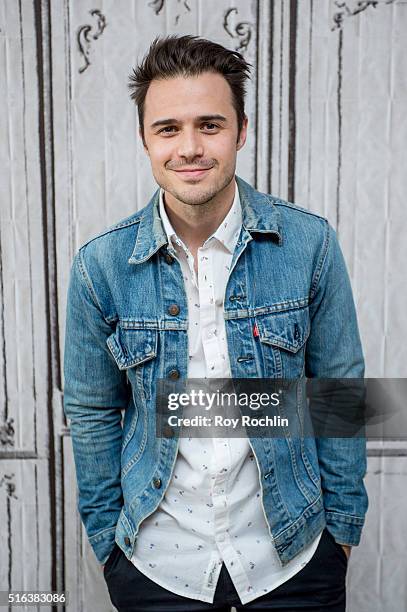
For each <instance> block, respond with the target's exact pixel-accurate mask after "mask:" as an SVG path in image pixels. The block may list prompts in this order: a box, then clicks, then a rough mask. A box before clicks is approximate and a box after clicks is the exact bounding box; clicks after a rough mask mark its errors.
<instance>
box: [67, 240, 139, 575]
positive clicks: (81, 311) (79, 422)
mask: <svg viewBox="0 0 407 612" xmlns="http://www.w3.org/2000/svg"><path fill="white" fill-rule="evenodd" d="M111 333H112V329H111V327H110V325H109V324H108V323H107V322H106V320H105V319H104V317H103V314H102V312H101V308H100V306H99V304H98V300H97V296H96V294H95V291H94V289H93V286H92V283H91V280H90V278H89V276H88V274H87V272H86V268H85V264H84V261H83V253H82V250H80V251H79V252H78V253H77V255H76V256H75V259H74V261H73V265H72V269H71V277H70V283H69V289H68V300H67V313H66V330H65V351H64V379H65V382H64V410H65V414H66V416H67V418H68V419H69V421H70V431H71V438H72V445H73V453H74V459H75V467H76V476H77V483H78V510H79V513H80V515H81V518H82V521H83V523H84V526H85V529H86V532H87V535H88V538H89V541H90V543H91V545H92V547H93V550H94V552H95V554H96V557H97V558H98V561H99V562H100V563H104V562H105V561H106V559H107V558H108V556H109V553H110V552H111V550H112V548H113V545H114V537H115V528H116V524H117V521H118V517H119V514H120V511H121V508H122V505H123V497H122V489H121V479H120V460H121V443H122V427H121V410H122V409H125V408H126V405H127V402H128V386H127V382H126V378H125V374H124V373H123V372H120V370H119V369H118V368H117V366H116V365H115V363H114V360H113V358H112V356H111V355H110V353H109V350H108V348H107V345H106V339H107V338H108V336H109V335H110V334H111Z"/></svg>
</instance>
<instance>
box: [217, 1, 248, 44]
mask: <svg viewBox="0 0 407 612" xmlns="http://www.w3.org/2000/svg"><path fill="white" fill-rule="evenodd" d="M232 13H236V15H238V14H239V11H238V10H237V8H236V7H232V8H230V9H228V10H227V11H226V12H225V14H224V17H223V29H224V30H225V31H226V32H227V34H229V36H230V37H231V38H237V39H239V44H238V45H237V46H236V47H235V51H239V52H241V53H244V52H245V51H246V49H247V47H248V46H249V43H250V40H251V38H252V29H253V25H252V24H251V23H249V22H248V21H240V22H239V23H237V24H236V26H235V29H234V30H233V31H232V29H231V27H230V23H229V20H230V16H231V14H232Z"/></svg>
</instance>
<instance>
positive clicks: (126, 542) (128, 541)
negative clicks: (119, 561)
mask: <svg viewBox="0 0 407 612" xmlns="http://www.w3.org/2000/svg"><path fill="white" fill-rule="evenodd" d="M124 543H125V544H126V546H130V544H131V542H130V538H128V537H127V536H126V537H125V538H124Z"/></svg>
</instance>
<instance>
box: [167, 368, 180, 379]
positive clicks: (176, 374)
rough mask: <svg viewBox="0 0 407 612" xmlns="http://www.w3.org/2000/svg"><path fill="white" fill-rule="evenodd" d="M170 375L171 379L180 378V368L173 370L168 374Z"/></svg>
mask: <svg viewBox="0 0 407 612" xmlns="http://www.w3.org/2000/svg"><path fill="white" fill-rule="evenodd" d="M168 377H169V378H170V379H171V380H178V378H179V370H171V372H170V373H169V374H168Z"/></svg>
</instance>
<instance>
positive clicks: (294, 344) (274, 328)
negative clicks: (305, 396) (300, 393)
mask: <svg viewBox="0 0 407 612" xmlns="http://www.w3.org/2000/svg"><path fill="white" fill-rule="evenodd" d="M256 323H257V328H258V330H259V340H260V342H261V346H262V355H263V360H264V370H265V376H266V377H270V378H298V377H300V376H303V374H304V354H305V346H306V342H307V338H308V336H309V333H310V320H309V310H308V308H301V309H298V310H289V311H285V312H275V313H271V314H266V315H261V316H258V317H256Z"/></svg>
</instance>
